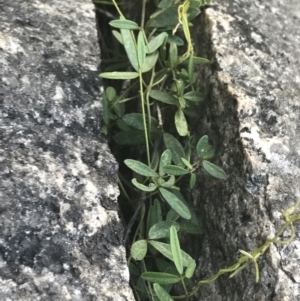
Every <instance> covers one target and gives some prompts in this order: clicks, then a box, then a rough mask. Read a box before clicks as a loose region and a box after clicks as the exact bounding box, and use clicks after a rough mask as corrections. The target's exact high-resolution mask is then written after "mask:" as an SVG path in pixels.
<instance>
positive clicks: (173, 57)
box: [169, 43, 178, 68]
mask: <svg viewBox="0 0 300 301" xmlns="http://www.w3.org/2000/svg"><path fill="white" fill-rule="evenodd" d="M177 61H178V50H177V45H176V44H175V43H171V46H170V50H169V63H170V67H171V68H175V67H176V66H177Z"/></svg>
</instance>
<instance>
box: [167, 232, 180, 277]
mask: <svg viewBox="0 0 300 301" xmlns="http://www.w3.org/2000/svg"><path fill="white" fill-rule="evenodd" d="M170 245H171V252H172V256H173V260H174V263H175V266H176V269H177V271H178V273H179V274H180V275H181V274H182V273H183V264H182V255H181V249H180V244H179V239H178V235H177V231H176V228H175V227H174V226H171V228H170Z"/></svg>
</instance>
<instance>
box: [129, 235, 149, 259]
mask: <svg viewBox="0 0 300 301" xmlns="http://www.w3.org/2000/svg"><path fill="white" fill-rule="evenodd" d="M130 253H131V256H132V258H133V259H135V260H142V259H143V258H144V257H145V256H146V253H147V241H146V240H145V239H143V240H138V241H136V242H135V243H134V244H133V245H132V246H131V249H130Z"/></svg>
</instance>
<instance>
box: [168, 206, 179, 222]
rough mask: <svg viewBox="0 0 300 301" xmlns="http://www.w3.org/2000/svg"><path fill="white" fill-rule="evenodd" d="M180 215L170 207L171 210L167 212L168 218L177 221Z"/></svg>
mask: <svg viewBox="0 0 300 301" xmlns="http://www.w3.org/2000/svg"><path fill="white" fill-rule="evenodd" d="M179 217H180V215H179V214H178V213H177V212H176V211H174V210H173V209H170V210H169V212H168V213H167V216H166V220H167V221H172V222H175V221H176V220H178V218H179Z"/></svg>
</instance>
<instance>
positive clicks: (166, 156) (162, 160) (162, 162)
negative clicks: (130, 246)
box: [159, 149, 172, 176]
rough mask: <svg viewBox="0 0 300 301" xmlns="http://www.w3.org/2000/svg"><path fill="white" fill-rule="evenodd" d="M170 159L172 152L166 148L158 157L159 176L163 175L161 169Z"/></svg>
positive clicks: (168, 163)
mask: <svg viewBox="0 0 300 301" xmlns="http://www.w3.org/2000/svg"><path fill="white" fill-rule="evenodd" d="M171 161H172V153H171V151H170V150H169V149H166V150H165V151H164V152H163V153H162V155H161V157H160V162H159V175H160V176H163V175H165V174H166V173H165V172H164V170H163V167H164V166H166V165H170V164H171Z"/></svg>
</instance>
